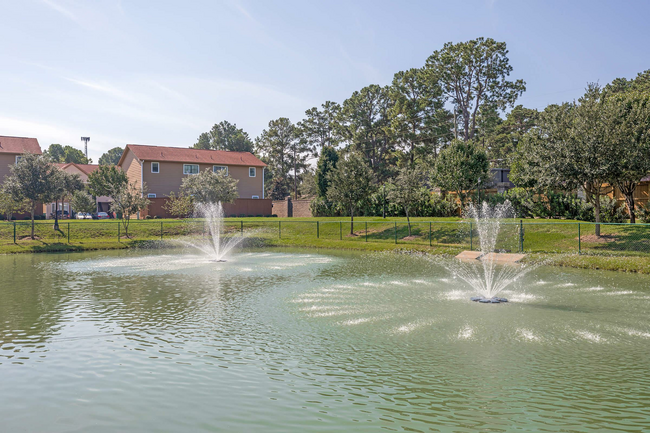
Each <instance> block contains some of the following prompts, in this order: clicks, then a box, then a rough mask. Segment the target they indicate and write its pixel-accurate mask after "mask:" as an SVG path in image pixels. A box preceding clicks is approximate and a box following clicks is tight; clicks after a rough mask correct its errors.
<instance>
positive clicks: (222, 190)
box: [180, 170, 239, 203]
mask: <svg viewBox="0 0 650 433" xmlns="http://www.w3.org/2000/svg"><path fill="white" fill-rule="evenodd" d="M238 182H239V180H237V179H234V178H233V177H230V176H228V175H226V174H225V173H224V172H221V171H220V172H217V173H215V172H213V171H211V170H204V171H202V172H201V173H199V174H197V175H194V176H188V177H186V178H185V179H183V181H182V182H181V188H180V193H181V194H182V195H186V196H191V197H193V199H194V201H195V202H198V203H217V202H222V203H232V202H234V201H235V200H236V199H237V197H239V193H238V192H237V183H238Z"/></svg>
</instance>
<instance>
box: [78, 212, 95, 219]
mask: <svg viewBox="0 0 650 433" xmlns="http://www.w3.org/2000/svg"><path fill="white" fill-rule="evenodd" d="M76 218H77V219H78V220H90V219H93V216H92V215H90V214H89V213H86V212H77V217H76Z"/></svg>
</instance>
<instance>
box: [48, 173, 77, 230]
mask: <svg viewBox="0 0 650 433" xmlns="http://www.w3.org/2000/svg"><path fill="white" fill-rule="evenodd" d="M55 173H56V175H55V176H54V179H53V185H52V195H51V196H50V197H48V201H54V203H55V205H54V230H59V199H60V200H61V205H63V202H64V201H65V198H66V197H67V196H69V195H70V194H73V193H74V192H75V191H79V190H81V189H83V183H82V182H81V177H79V175H78V174H70V173H67V172H65V171H63V170H60V169H58V168H57V169H56V172H55Z"/></svg>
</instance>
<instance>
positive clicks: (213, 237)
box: [183, 202, 243, 262]
mask: <svg viewBox="0 0 650 433" xmlns="http://www.w3.org/2000/svg"><path fill="white" fill-rule="evenodd" d="M194 214H195V215H194V216H195V217H196V218H202V219H203V220H204V224H205V225H204V228H205V229H207V233H204V236H203V237H202V238H200V239H193V240H192V241H183V243H184V244H186V245H188V246H190V247H193V248H196V249H198V250H200V251H202V252H203V253H205V254H206V255H207V256H208V257H210V260H211V261H213V262H225V261H226V257H227V256H228V254H229V253H230V251H231V250H232V249H233V248H234V247H236V246H237V245H238V244H240V243H241V241H242V240H243V237H239V236H229V237H226V236H222V232H223V217H224V214H223V207H222V206H221V202H217V203H197V204H196V205H195V206H194Z"/></svg>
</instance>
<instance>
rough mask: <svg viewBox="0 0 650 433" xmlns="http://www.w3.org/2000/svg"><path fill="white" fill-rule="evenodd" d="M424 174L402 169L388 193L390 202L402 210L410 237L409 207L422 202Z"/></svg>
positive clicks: (419, 171)
mask: <svg viewBox="0 0 650 433" xmlns="http://www.w3.org/2000/svg"><path fill="white" fill-rule="evenodd" d="M423 184H424V173H423V172H422V171H421V170H420V169H419V168H413V167H408V166H407V167H404V168H402V169H401V170H400V172H399V174H398V175H397V177H396V178H395V182H394V187H393V188H391V189H390V190H389V192H388V198H389V200H391V202H393V203H395V204H397V205H399V206H401V207H402V208H404V213H405V214H406V221H407V223H408V228H409V236H411V214H410V210H411V207H412V206H413V205H414V204H416V203H418V202H419V201H421V200H422V186H423Z"/></svg>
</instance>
